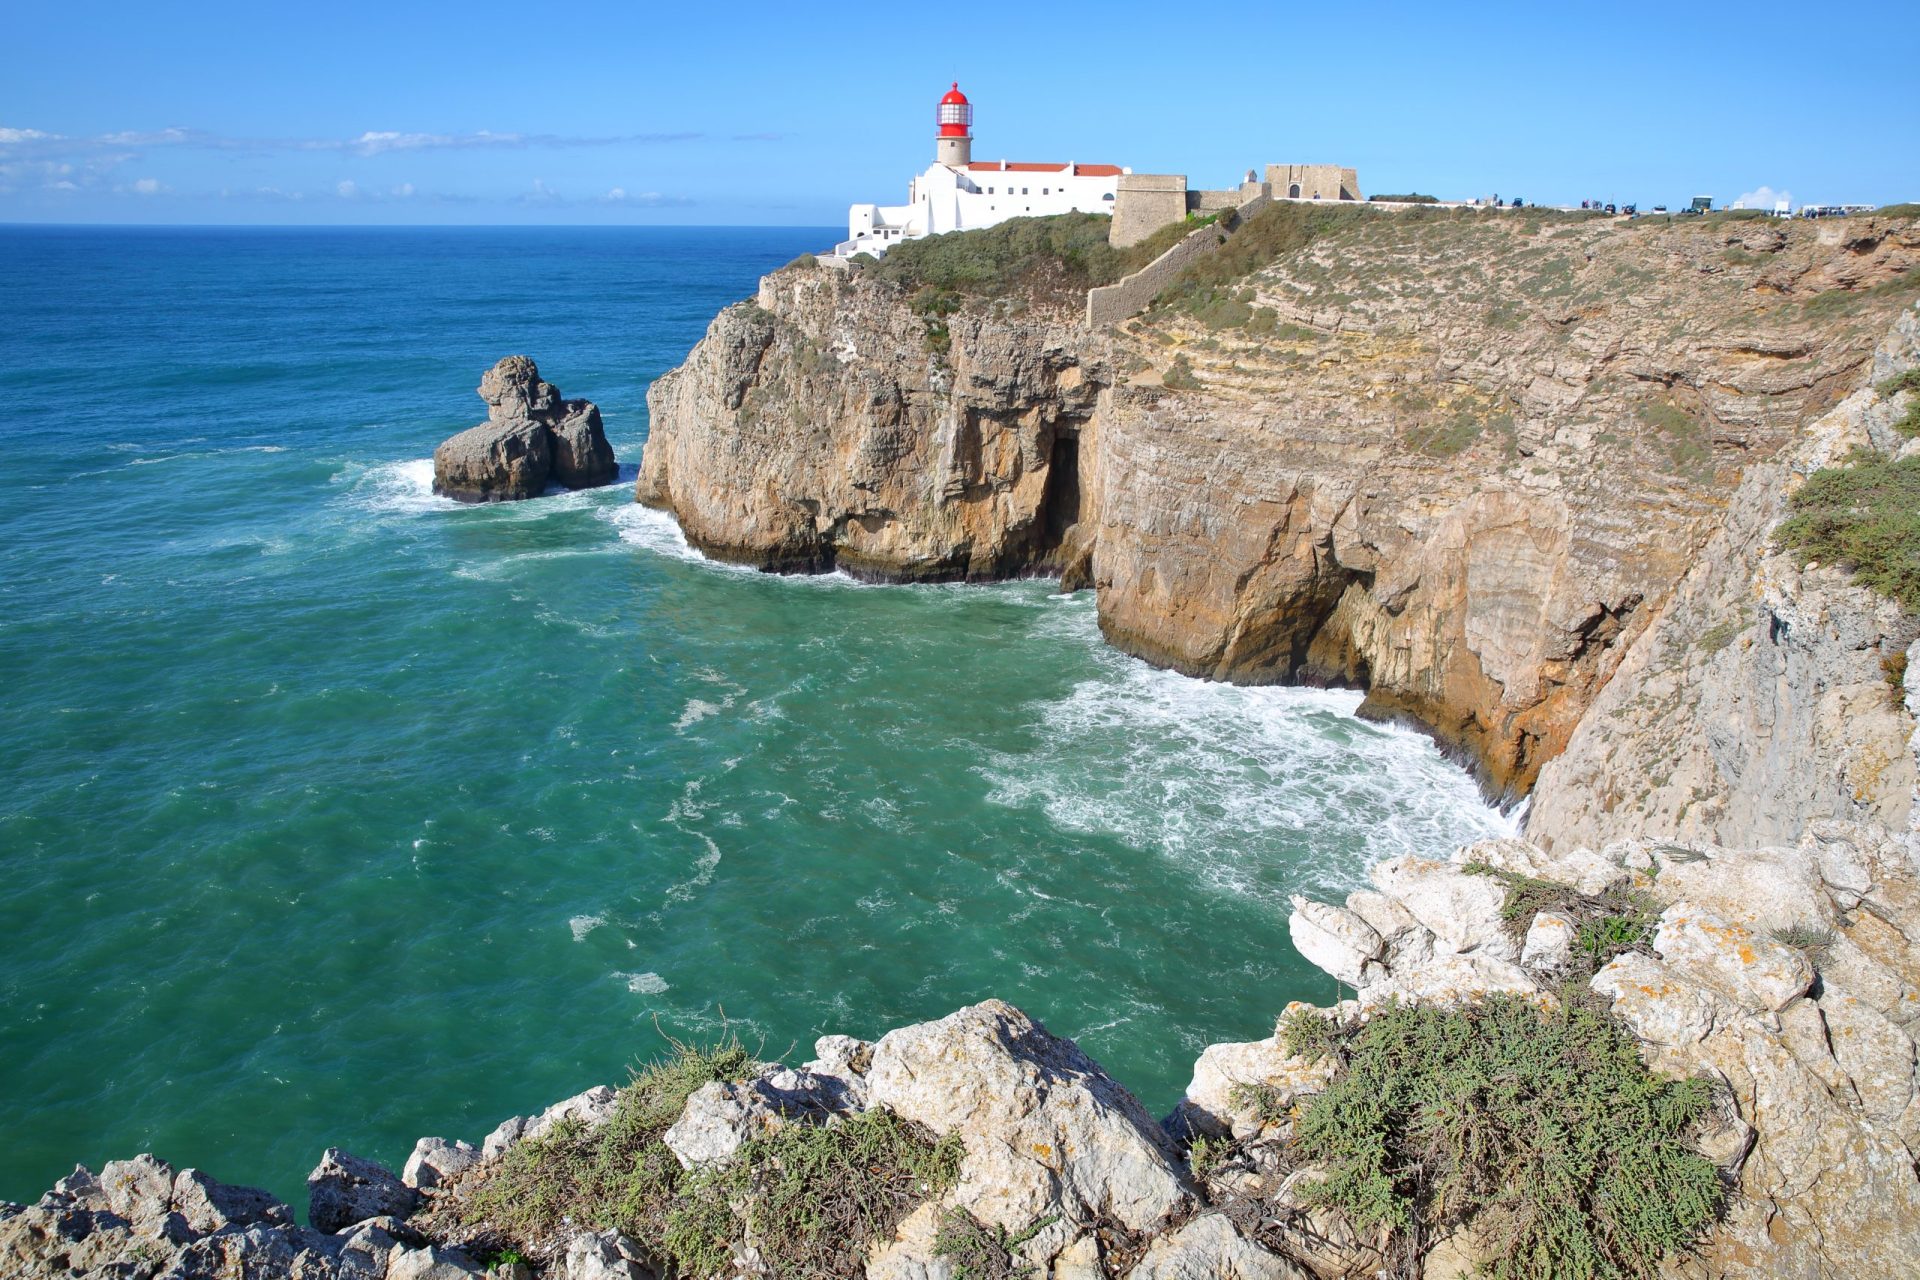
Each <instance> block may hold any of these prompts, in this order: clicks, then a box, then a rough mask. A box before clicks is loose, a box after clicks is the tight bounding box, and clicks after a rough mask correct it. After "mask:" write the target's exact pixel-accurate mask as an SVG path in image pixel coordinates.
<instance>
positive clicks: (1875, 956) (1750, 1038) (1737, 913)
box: [1176, 822, 1920, 1280]
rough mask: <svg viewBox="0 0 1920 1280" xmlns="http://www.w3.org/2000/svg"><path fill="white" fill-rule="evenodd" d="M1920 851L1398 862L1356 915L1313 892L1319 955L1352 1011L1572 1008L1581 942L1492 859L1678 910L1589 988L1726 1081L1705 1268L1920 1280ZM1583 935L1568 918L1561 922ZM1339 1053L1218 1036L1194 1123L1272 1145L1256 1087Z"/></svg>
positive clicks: (1669, 1055) (1829, 849)
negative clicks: (1466, 1005) (1553, 938)
mask: <svg viewBox="0 0 1920 1280" xmlns="http://www.w3.org/2000/svg"><path fill="white" fill-rule="evenodd" d="M1917 855H1920V849H1916V841H1915V840H1914V838H1913V837H1911V836H1906V835H1896V834H1893V833H1889V832H1887V831H1885V830H1884V829H1880V828H1876V827H1871V826H1865V825H1859V824H1846V823H1835V822H1828V823H1817V824H1814V826H1813V827H1811V828H1810V829H1809V830H1808V832H1807V834H1806V835H1805V837H1804V838H1803V839H1802V840H1801V841H1800V843H1799V844H1798V846H1797V847H1794V848H1763V849H1751V850H1740V849H1724V848H1720V847H1717V846H1712V845H1685V846H1683V845H1677V844H1671V843H1655V842H1649V841H1642V840H1630V841H1624V842H1620V843H1617V844H1614V845H1610V846H1608V847H1607V848H1605V849H1603V850H1600V851H1597V852H1596V851H1594V850H1590V849H1586V848H1580V849H1574V850H1568V851H1563V852H1550V851H1548V850H1546V849H1543V848H1540V847H1539V846H1536V845H1532V844H1528V843H1526V842H1524V841H1517V840H1508V841H1492V842H1487V843H1483V844H1479V845H1473V846H1469V847H1467V848H1464V849H1462V850H1460V851H1458V852H1457V853H1455V854H1454V855H1453V857H1452V858H1451V859H1449V860H1446V861H1433V860H1428V859H1420V858H1412V857H1403V858H1398V859H1393V860H1390V861H1388V862H1385V863H1382V864H1380V865H1379V866H1377V867H1375V868H1374V870H1373V880H1374V883H1375V885H1376V889H1374V890H1368V891H1362V892H1359V893H1354V894H1351V895H1349V897H1348V898H1347V902H1346V905H1345V906H1344V907H1334V906H1328V905H1325V904H1318V903H1311V902H1306V901H1304V900H1300V901H1297V902H1296V906H1295V912H1294V915H1293V918H1292V921H1291V927H1292V931H1293V936H1294V940H1295V942H1296V944H1297V945H1298V946H1299V948H1300V950H1301V952H1302V953H1303V954H1305V955H1306V956H1307V957H1308V958H1309V959H1310V960H1312V961H1313V962H1314V963H1315V964H1317V965H1319V966H1320V967H1321V968H1323V969H1325V970H1326V971H1327V972H1328V973H1331V974H1334V975H1336V976H1338V977H1340V978H1341V980H1342V981H1343V982H1348V983H1350V984H1352V985H1353V986H1354V987H1355V988H1356V989H1357V990H1356V994H1355V996H1354V998H1353V999H1352V1000H1350V1001H1348V1002H1347V1003H1346V1004H1345V1005H1343V1006H1339V1007H1338V1009H1337V1012H1339V1013H1341V1014H1343V1015H1344V1016H1359V1015H1363V1014H1364V1012H1365V1011H1366V1010H1368V1009H1372V1008H1378V1007H1379V1006H1381V1005H1383V1004H1385V1003H1386V1002H1388V1001H1417V1002H1426V1003H1437V1004H1455V1003H1458V1002H1461V1001H1465V1000H1473V999H1477V998H1479V997H1481V996H1482V995H1485V994H1487V993H1489V992H1496V991H1506V992H1517V993H1521V994H1525V995H1530V996H1533V997H1535V998H1538V999H1540V1000H1542V1001H1554V1000H1556V999H1557V998H1558V995H1557V993H1558V992H1559V990H1560V989H1561V984H1562V983H1563V982H1564V981H1565V980H1566V978H1567V971H1566V967H1565V962H1566V958H1567V949H1566V948H1565V947H1562V946H1548V945H1535V941H1534V940H1535V936H1536V927H1537V926H1540V925H1541V923H1542V919H1543V918H1544V917H1550V916H1553V913H1551V912H1543V913H1540V915H1539V916H1537V917H1535V919H1533V920H1532V921H1527V922H1517V923H1520V924H1521V930H1520V932H1523V933H1524V935H1525V936H1526V938H1527V939H1528V942H1527V944H1526V945H1525V947H1524V949H1522V950H1520V951H1519V952H1518V953H1516V951H1515V946H1514V940H1513V933H1514V931H1513V930H1512V929H1511V927H1510V925H1509V923H1508V922H1506V921H1504V920H1503V919H1502V918H1501V907H1502V905H1503V903H1504V901H1505V891H1504V890H1502V889H1501V888H1500V887H1499V884H1498V882H1497V881H1496V880H1495V879H1493V878H1490V877H1488V876H1486V875H1483V874H1474V873H1471V872H1469V871H1468V870H1467V868H1468V867H1470V866H1476V865H1477V866H1484V867H1491V868H1495V869H1498V870H1501V871H1507V872H1513V873H1516V874H1519V875H1524V876H1529V877H1533V878H1536V879H1545V880H1551V881H1554V882H1557V883H1561V884H1565V885H1568V886H1571V887H1576V888H1578V889H1580V890H1582V891H1584V892H1588V893H1599V892H1603V891H1605V890H1608V889H1619V888H1623V887H1629V886H1631V887H1632V888H1634V889H1636V890H1638V891H1639V892H1642V893H1645V894H1647V895H1649V896H1650V897H1651V898H1653V899H1654V900H1655V901H1656V902H1657V903H1659V904H1663V905H1664V910H1662V911H1661V912H1660V914H1659V918H1658V927H1657V929H1656V930H1655V932H1654V934H1653V937H1652V939H1651V942H1650V945H1649V946H1647V947H1646V949H1645V950H1644V951H1629V952H1627V953H1626V954H1623V955H1620V956H1619V957H1617V958H1615V959H1613V960H1612V961H1611V962H1610V963H1608V964H1607V965H1605V966H1604V967H1603V968H1601V969H1600V971H1599V972H1598V973H1597V974H1595V975H1594V976H1593V977H1592V979H1591V984H1590V985H1591V987H1592V990H1593V991H1594V992H1596V993H1597V994H1599V995H1600V996H1602V997H1604V998H1605V999H1606V1000H1608V1001H1609V1002H1611V1004H1612V1006H1613V1010H1614V1012H1615V1014H1616V1015H1618V1016H1619V1017H1620V1018H1621V1019H1622V1020H1623V1021H1624V1022H1625V1023H1626V1025H1627V1026H1628V1027H1629V1028H1630V1029H1632V1030H1633V1032H1634V1033H1635V1034H1636V1035H1637V1036H1639V1038H1640V1040H1641V1041H1642V1044H1643V1053H1644V1056H1645V1058H1646V1061H1647V1063H1648V1065H1649V1066H1651V1067H1652V1068H1653V1069H1654V1070H1656V1071H1659V1072H1661V1073H1664V1074H1667V1075H1671V1076H1693V1075H1704V1076H1706V1077H1707V1078H1708V1079H1709V1080H1712V1081H1717V1082H1718V1087H1719V1089H1720V1090H1721V1091H1722V1093H1723V1096H1724V1100H1725V1104H1726V1107H1727V1109H1728V1111H1727V1114H1726V1115H1725V1116H1724V1117H1723V1120H1722V1122H1721V1123H1720V1124H1719V1125H1718V1126H1717V1127H1715V1128H1714V1129H1713V1130H1712V1131H1710V1132H1708V1133H1705V1134H1702V1135H1701V1137H1700V1145H1701V1147H1702V1149H1703V1150H1704V1151H1705V1152H1706V1153H1707V1154H1708V1155H1709V1156H1710V1157H1711V1158H1713V1159H1715V1160H1716V1161H1717V1162H1718V1163H1720V1165H1721V1167H1722V1169H1723V1171H1724V1173H1725V1175H1726V1177H1727V1178H1728V1179H1729V1180H1730V1181H1731V1182H1732V1183H1733V1184H1734V1185H1735V1186H1737V1188H1738V1191H1739V1194H1738V1195H1736V1196H1735V1197H1734V1198H1733V1199H1732V1200H1731V1201H1730V1203H1729V1206H1728V1211H1727V1216H1726V1221H1725V1223H1724V1225H1723V1226H1722V1227H1721V1228H1720V1229H1719V1230H1717V1231H1716V1232H1715V1233H1714V1234H1713V1236H1712V1237H1711V1238H1710V1239H1709V1241H1708V1242H1707V1244H1706V1246H1705V1248H1704V1250H1703V1254H1702V1256H1703V1258H1704V1261H1705V1264H1706V1267H1707V1274H1711V1275H1714V1276H1721V1277H1744V1278H1750V1280H1762V1278H1763V1277H1764V1278H1767V1280H1773V1278H1776V1277H1778V1278H1786V1277H1806V1278H1807V1280H1813V1278H1814V1277H1824V1276H1900V1275H1913V1274H1920V1176H1917V1175H1916V1171H1915V1163H1914V1153H1915V1152H1916V1151H1920V1074H1917V1071H1916V1058H1917V1055H1920V1050H1916V1044H1915V1034H1916V1028H1920V947H1916V946H1915V944H1914V942H1913V941H1911V940H1912V939H1915V938H1920V856H1917ZM1564 927H1565V921H1564V920H1560V921H1559V923H1557V924H1553V925H1550V926H1549V928H1548V930H1547V931H1548V932H1557V931H1559V930H1560V929H1563V928H1564ZM1323 1072H1324V1067H1321V1066H1317V1065H1314V1064H1309V1063H1306V1062H1303V1061H1300V1060H1298V1059H1294V1058H1291V1057H1289V1056H1288V1055H1287V1054H1286V1053H1285V1052H1284V1050H1283V1049H1282V1048H1281V1046H1280V1042H1279V1040H1278V1038H1277V1037H1276V1038H1271V1039H1268V1040H1263V1041H1258V1042H1255V1043H1251V1044H1244V1045H1213V1046H1211V1047H1209V1048H1208V1050H1207V1051H1206V1053H1205V1054H1204V1055H1202V1057H1201V1060H1200V1063H1199V1064H1198V1066H1197V1067H1196V1070H1195V1074H1194V1080H1193V1083H1192V1084H1191V1085H1190V1086H1189V1087H1188V1090H1187V1097H1186V1099H1185V1101H1184V1102H1183V1103H1182V1104H1181V1107H1180V1110H1179V1112H1178V1113H1176V1119H1177V1120H1178V1121H1179V1122H1180V1123H1181V1124H1183V1125H1185V1126H1188V1127H1190V1128H1192V1129H1194V1130H1195V1131H1198V1132H1202V1133H1219V1134H1231V1135H1232V1136H1234V1137H1236V1138H1239V1139H1242V1140H1246V1139H1249V1138H1252V1137H1256V1136H1259V1135H1260V1134H1261V1132H1262V1129H1263V1121H1262V1119H1261V1117H1260V1116H1259V1115H1257V1114H1255V1113H1254V1112H1253V1111H1252V1110H1250V1108H1249V1104H1248V1103H1247V1102H1246V1101H1245V1098H1244V1095H1242V1094H1241V1093H1239V1092H1237V1091H1236V1086H1239V1085H1265V1086H1267V1087H1268V1088H1270V1089H1272V1090H1274V1091H1276V1093H1277V1095H1278V1097H1279V1099H1280V1101H1281V1103H1282V1105H1284V1104H1285V1103H1286V1102H1287V1101H1289V1100H1292V1099H1294V1098H1298V1097H1302V1096H1304V1095H1306V1094H1310V1093H1313V1092H1316V1091H1317V1090H1318V1089H1319V1088H1320V1087H1321V1086H1322V1081H1323V1078H1324V1076H1323Z"/></svg>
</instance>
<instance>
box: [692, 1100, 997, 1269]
mask: <svg viewBox="0 0 1920 1280" xmlns="http://www.w3.org/2000/svg"><path fill="white" fill-rule="evenodd" d="M960 1155H961V1145H960V1135H959V1134H957V1133H953V1134H949V1135H947V1137H946V1138H944V1139H942V1140H941V1141H939V1142H933V1141H931V1140H930V1139H929V1138H928V1136H927V1135H926V1133H925V1131H924V1130H922V1129H920V1128H919V1126H917V1125H913V1124H910V1123H909V1122H907V1121H905V1120H902V1119H900V1118H899V1117H898V1116H896V1115H894V1114H893V1113H892V1112H890V1111H878V1110H876V1111H861V1112H856V1113H854V1114H853V1115H850V1116H847V1117H846V1118H844V1119H841V1120H836V1121H835V1122H834V1123H832V1124H825V1125H817V1124H799V1123H794V1124H787V1125H785V1126H783V1127H781V1128H779V1129H776V1130H774V1131H773V1132H772V1133H770V1134H766V1135H764V1136H762V1137H758V1138H754V1139H751V1140H750V1141H748V1142H746V1143H744V1144H742V1146H741V1148H740V1151H739V1153H738V1154H737V1155H736V1156H735V1157H734V1160H733V1163H731V1164H729V1165H728V1166H726V1167H725V1168H724V1169H719V1170H715V1171H711V1172H702V1173H700V1174H697V1175H695V1176H694V1177H693V1178H692V1179H690V1180H689V1181H690V1184H691V1185H690V1186H689V1187H688V1193H687V1200H688V1201H689V1203H690V1204H691V1205H695V1206H699V1207H698V1208H697V1209H696V1210H694V1212H696V1213H697V1214H699V1215H700V1218H701V1220H702V1221H703V1222H707V1223H711V1224H712V1225H710V1226H707V1227H706V1228H705V1239H706V1240H707V1241H708V1242H709V1243H710V1245H711V1244H718V1245H721V1246H722V1247H723V1250H724V1246H725V1245H726V1243H727V1242H730V1241H737V1240H740V1239H743V1238H746V1237H748V1236H751V1238H752V1239H753V1240H754V1241H755V1242H756V1243H757V1244H758V1246H759V1248H760V1253H761V1256H762V1257H763V1258H765V1259H766V1260H767V1262H768V1263H769V1264H770V1265H771V1266H772V1269H773V1272H774V1274H775V1275H776V1276H779V1277H781V1278H782V1280H834V1278H836V1277H840V1276H851V1275H859V1274H861V1272H862V1270H863V1269H864V1267H865V1265H866V1257H867V1247H868V1245H869V1244H871V1243H872V1242H873V1241H874V1240H876V1239H886V1238H890V1237H891V1236H892V1235H893V1233H894V1229H895V1228H896V1227H898V1226H899V1224H900V1220H901V1219H902V1218H905V1217H906V1216H907V1215H908V1214H910V1213H912V1212H913V1211H914V1210H915V1209H916V1208H918V1207H919V1206H920V1204H921V1203H922V1202H923V1201H926V1200H929V1199H932V1198H934V1197H936V1196H939V1195H941V1194H943V1193H945V1192H946V1191H947V1190H948V1189H949V1188H950V1187H952V1186H953V1184H954V1182H955V1181H956V1180H957V1179H958V1178H959V1176H960ZM723 1217H724V1218H725V1219H728V1220H730V1222H729V1228H730V1229H728V1230H727V1231H726V1233H725V1235H724V1237H722V1236H721V1234H720V1231H719V1224H720V1223H721V1222H722V1220H723ZM703 1256H711V1255H710V1251H708V1252H704V1253H703ZM690 1269H691V1268H690ZM726 1270H727V1267H726V1264H725V1258H724V1256H723V1257H722V1258H721V1266H719V1267H715V1268H713V1269H711V1270H701V1271H696V1272H694V1274H695V1275H699V1276H712V1275H717V1274H721V1273H723V1272H724V1271H726Z"/></svg>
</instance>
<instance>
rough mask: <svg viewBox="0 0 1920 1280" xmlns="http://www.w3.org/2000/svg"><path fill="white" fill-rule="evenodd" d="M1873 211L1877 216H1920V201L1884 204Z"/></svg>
mask: <svg viewBox="0 0 1920 1280" xmlns="http://www.w3.org/2000/svg"><path fill="white" fill-rule="evenodd" d="M1873 213H1874V216H1875V217H1877V218H1920V203H1916V202H1914V201H1907V202H1906V203H1904V204H1883V205H1881V206H1880V207H1879V208H1878V209H1875V210H1874V211H1873Z"/></svg>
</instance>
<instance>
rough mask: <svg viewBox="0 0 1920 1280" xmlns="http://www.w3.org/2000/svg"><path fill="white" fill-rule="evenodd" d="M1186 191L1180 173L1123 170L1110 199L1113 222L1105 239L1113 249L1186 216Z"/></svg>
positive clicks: (1185, 181) (1129, 243)
mask: <svg viewBox="0 0 1920 1280" xmlns="http://www.w3.org/2000/svg"><path fill="white" fill-rule="evenodd" d="M1190 194H1191V193H1189V192H1188V190H1187V178H1186V175H1185V174H1181V173H1126V174H1122V175H1121V176H1120V181H1119V184H1118V186H1117V187H1116V188H1115V192H1114V200H1113V226H1112V228H1111V229H1110V230H1109V231H1108V232H1107V243H1109V244H1111V245H1112V246H1113V247H1114V248H1116V249H1124V248H1126V247H1127V246H1128V245H1134V244H1139V243H1140V242H1141V241H1142V240H1145V239H1146V238H1147V237H1148V236H1150V235H1152V234H1153V233H1154V232H1156V231H1158V230H1159V229H1160V228H1161V227H1164V226H1166V225H1167V224H1168V223H1169V222H1178V221H1180V219H1182V218H1184V217H1186V216H1187V209H1188V207H1189V197H1190Z"/></svg>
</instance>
